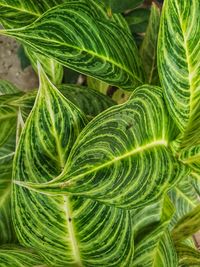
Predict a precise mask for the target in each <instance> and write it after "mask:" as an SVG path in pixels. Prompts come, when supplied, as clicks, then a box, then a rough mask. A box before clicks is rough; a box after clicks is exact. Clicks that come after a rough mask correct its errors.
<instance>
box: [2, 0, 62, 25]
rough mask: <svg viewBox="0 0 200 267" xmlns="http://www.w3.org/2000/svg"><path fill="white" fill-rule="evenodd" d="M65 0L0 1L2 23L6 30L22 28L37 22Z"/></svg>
mask: <svg viewBox="0 0 200 267" xmlns="http://www.w3.org/2000/svg"><path fill="white" fill-rule="evenodd" d="M63 2H64V0H40V3H39V4H38V1H37V0H29V1H28V2H27V1H26V0H0V22H1V23H2V24H3V25H4V26H5V27H6V28H20V27H24V26H26V25H28V24H30V23H32V22H33V21H35V20H36V19H37V18H38V17H39V16H40V15H41V14H43V13H44V12H45V11H47V10H48V9H50V8H52V7H54V6H56V5H59V4H62V3H63Z"/></svg>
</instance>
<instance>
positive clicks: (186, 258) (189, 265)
mask: <svg viewBox="0 0 200 267" xmlns="http://www.w3.org/2000/svg"><path fill="white" fill-rule="evenodd" d="M176 251H177V253H178V258H179V266H180V267H198V266H199V265H200V252H199V251H198V250H197V249H194V248H191V247H189V246H187V245H184V244H181V243H179V244H177V245H176Z"/></svg>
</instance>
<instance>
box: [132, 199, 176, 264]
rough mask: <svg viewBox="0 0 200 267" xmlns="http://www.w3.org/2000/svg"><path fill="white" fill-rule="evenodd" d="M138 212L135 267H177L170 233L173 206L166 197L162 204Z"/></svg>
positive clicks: (134, 218) (135, 217) (135, 216)
mask: <svg viewBox="0 0 200 267" xmlns="http://www.w3.org/2000/svg"><path fill="white" fill-rule="evenodd" d="M156 204H157V205H155V204H154V209H153V205H152V206H150V207H145V208H144V210H145V211H144V212H143V211H141V212H136V213H135V215H134V217H133V221H134V222H136V225H138V224H139V229H138V226H137V227H136V232H135V255H134V262H133V264H132V265H131V266H134V267H139V266H142V267H158V266H159V267H168V266H169V267H177V266H178V261H177V255H176V251H175V248H174V245H173V243H172V240H171V236H170V233H169V231H168V225H169V222H170V219H171V216H172V214H173V206H172V203H171V202H170V201H169V199H168V198H167V197H166V198H165V200H164V201H163V202H162V203H156Z"/></svg>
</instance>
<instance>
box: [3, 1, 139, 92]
mask: <svg viewBox="0 0 200 267" xmlns="http://www.w3.org/2000/svg"><path fill="white" fill-rule="evenodd" d="M50 29H51V30H50ZM1 33H2V34H6V35H9V36H13V37H16V38H17V39H18V40H19V41H21V42H22V43H23V44H24V45H27V47H30V48H31V49H32V50H33V51H34V52H39V53H40V54H43V55H45V56H47V57H50V58H53V59H55V60H57V62H59V63H61V64H63V65H65V66H67V67H70V68H72V69H74V70H77V71H79V72H81V73H84V74H86V75H89V76H92V77H95V78H97V79H99V80H102V81H105V82H107V83H109V84H112V85H116V86H118V87H122V88H124V89H127V90H133V89H134V88H135V87H137V86H138V85H140V84H141V83H142V82H143V72H142V67H141V62H140V58H139V55H138V51H137V48H136V45H135V43H134V41H133V38H132V36H131V34H130V33H129V31H128V30H127V31H126V30H125V28H124V27H123V28H121V27H120V26H119V21H118V22H116V19H115V18H114V19H111V18H110V17H109V16H108V15H107V12H106V9H104V8H103V7H102V6H101V5H100V4H97V3H96V2H95V1H93V0H79V1H75V0H71V1H69V2H67V3H66V4H63V5H60V6H57V7H55V8H53V9H51V10H49V11H47V12H46V13H45V14H44V15H42V16H41V17H40V18H39V19H38V20H36V21H35V22H34V23H32V24H31V25H29V26H27V27H24V28H21V29H16V30H1Z"/></svg>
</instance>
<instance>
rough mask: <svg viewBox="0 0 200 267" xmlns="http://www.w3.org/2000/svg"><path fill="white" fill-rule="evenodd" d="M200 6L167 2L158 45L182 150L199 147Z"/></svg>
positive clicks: (195, 1) (174, 0) (194, 2)
mask: <svg viewBox="0 0 200 267" xmlns="http://www.w3.org/2000/svg"><path fill="white" fill-rule="evenodd" d="M199 13H200V2H199V0H185V1H178V0H165V1H164V7H163V13H162V19H161V27H160V34H159V43H158V63H159V73H160V80H161V83H162V85H163V88H164V94H165V99H166V102H167V106H168V108H169V111H170V114H171V116H172V117H173V119H174V120H175V122H176V123H177V125H178V127H179V129H180V130H181V132H182V143H181V148H186V147H190V146H192V145H196V144H199V140H200V138H199V130H200V120H199V114H200V60H199V58H200V41H199V36H200V16H199Z"/></svg>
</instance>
